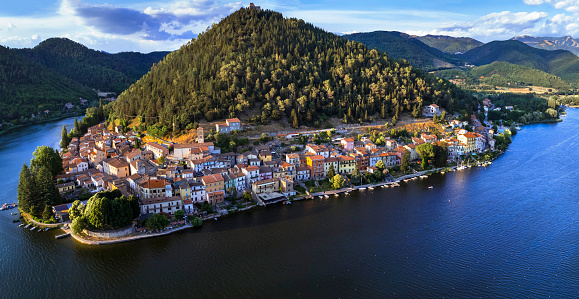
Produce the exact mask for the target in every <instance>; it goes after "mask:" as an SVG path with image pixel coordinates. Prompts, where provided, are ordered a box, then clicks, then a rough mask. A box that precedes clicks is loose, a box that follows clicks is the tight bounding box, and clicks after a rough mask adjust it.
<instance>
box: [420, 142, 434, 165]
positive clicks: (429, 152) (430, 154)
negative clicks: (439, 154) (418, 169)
mask: <svg viewBox="0 0 579 299" xmlns="http://www.w3.org/2000/svg"><path fill="white" fill-rule="evenodd" d="M416 151H417V152H418V154H419V155H420V157H421V158H422V169H426V168H428V161H429V160H430V159H432V158H434V145H432V143H423V144H421V145H419V146H417V147H416Z"/></svg>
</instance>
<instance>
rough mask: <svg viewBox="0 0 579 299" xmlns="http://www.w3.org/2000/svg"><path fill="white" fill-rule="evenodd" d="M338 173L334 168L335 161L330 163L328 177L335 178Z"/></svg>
mask: <svg viewBox="0 0 579 299" xmlns="http://www.w3.org/2000/svg"><path fill="white" fill-rule="evenodd" d="M335 175H336V171H335V170H334V163H332V164H330V168H329V169H328V173H327V174H326V177H328V178H333V177H334V176H335Z"/></svg>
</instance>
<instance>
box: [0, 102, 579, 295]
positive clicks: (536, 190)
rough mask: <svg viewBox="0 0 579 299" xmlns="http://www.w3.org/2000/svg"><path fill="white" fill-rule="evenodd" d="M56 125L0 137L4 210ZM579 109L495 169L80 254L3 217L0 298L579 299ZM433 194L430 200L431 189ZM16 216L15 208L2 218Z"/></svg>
mask: <svg viewBox="0 0 579 299" xmlns="http://www.w3.org/2000/svg"><path fill="white" fill-rule="evenodd" d="M62 124H67V127H69V128H70V126H69V124H70V125H71V124H72V120H71V119H68V120H64V121H60V122H55V123H50V124H44V125H41V126H34V127H29V128H24V129H21V130H20V131H15V132H11V133H9V134H7V135H4V136H0V157H2V165H1V167H2V171H0V184H1V185H0V188H1V190H2V194H4V198H3V199H4V200H2V202H14V201H16V185H17V180H18V173H19V171H20V168H21V166H22V163H24V162H27V161H29V160H30V158H31V153H32V151H33V150H34V148H36V146H37V145H41V144H46V145H52V146H55V145H57V144H58V139H59V138H60V130H61V128H62ZM577 128H579V111H578V110H577V109H571V110H569V111H568V117H566V118H564V121H563V122H562V123H558V124H539V125H531V126H526V127H525V128H524V129H523V130H522V131H520V132H519V134H518V135H517V136H515V137H514V142H513V144H512V145H511V146H510V148H509V151H508V152H506V153H505V154H504V155H503V156H501V157H500V158H499V159H497V160H496V161H494V163H493V164H492V165H491V166H488V167H486V168H471V169H468V170H464V171H460V172H452V173H447V174H444V175H441V174H437V175H433V176H432V177H430V178H427V179H420V180H416V181H412V182H408V183H401V187H399V188H390V189H375V190H365V191H361V192H354V193H353V194H351V195H350V196H349V197H348V196H345V195H341V196H339V197H330V198H328V199H323V200H320V199H315V200H311V201H303V202H296V203H294V204H292V205H277V206H268V207H264V208H258V209H254V210H252V211H248V212H245V213H241V214H238V215H235V216H231V217H227V218H221V219H219V220H218V221H206V222H205V223H204V225H203V227H202V228H201V229H194V230H193V229H192V230H188V231H183V232H179V233H176V234H173V235H170V236H166V237H159V238H153V239H147V240H142V241H137V242H132V243H123V244H116V245H107V246H101V247H90V246H86V245H82V244H78V243H76V242H74V240H73V239H71V238H66V239H61V240H55V239H54V236H55V235H56V234H58V233H59V231H50V232H31V231H28V230H24V229H22V228H18V227H17V226H16V225H15V224H13V223H12V221H11V219H13V218H14V217H16V216H11V215H10V212H6V211H5V212H0V269H1V270H2V271H1V273H2V275H1V276H0V286H1V287H2V297H56V296H66V297H77V296H87V295H88V296H90V297H127V296H131V297H135V296H138V297H157V298H158V297H186V296H187V297H192V296H195V297H266V298H268V297H269V298H271V297H279V298H286V297H294V298H295V297H305V298H308V297H346V298H350V297H357V298H367V297H370V298H384V297H467V298H472V297H491V298H494V297H509V298H513V297H525V298H526V297H535V298H536V297H541V298H544V297H549V296H551V297H578V296H579V278H578V277H579V274H578V271H577V269H579V225H578V221H577V220H578V219H577V218H578V215H579V196H578V195H577V193H576V192H577V191H579V188H578V187H579V183H578V180H577V177H579V170H578V169H579V168H578V167H577V166H578V165H579V151H578V150H577V149H578V148H579V134H578V131H577ZM428 186H433V189H428ZM12 211H14V210H12Z"/></svg>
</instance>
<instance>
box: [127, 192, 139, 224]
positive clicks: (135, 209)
mask: <svg viewBox="0 0 579 299" xmlns="http://www.w3.org/2000/svg"><path fill="white" fill-rule="evenodd" d="M128 201H129V204H130V205H131V209H132V211H133V213H132V214H133V219H134V218H137V216H139V215H140V214H141V206H140V205H139V199H138V198H137V197H136V196H134V195H129V198H128Z"/></svg>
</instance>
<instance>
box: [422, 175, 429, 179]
mask: <svg viewBox="0 0 579 299" xmlns="http://www.w3.org/2000/svg"><path fill="white" fill-rule="evenodd" d="M420 178H421V179H425V178H428V176H427V175H421V176H420Z"/></svg>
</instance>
